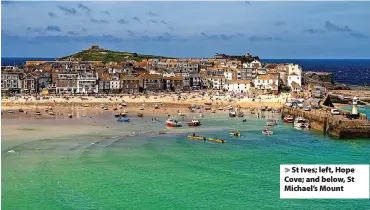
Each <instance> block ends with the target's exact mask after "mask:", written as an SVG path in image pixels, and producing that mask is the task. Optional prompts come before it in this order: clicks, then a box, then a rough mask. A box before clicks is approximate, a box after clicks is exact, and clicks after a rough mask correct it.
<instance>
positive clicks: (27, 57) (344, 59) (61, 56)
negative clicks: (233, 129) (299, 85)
mask: <svg viewBox="0 0 370 210" xmlns="http://www.w3.org/2000/svg"><path fill="white" fill-rule="evenodd" d="M256 56H258V55H256ZM61 57H63V56H61ZM61 57H42V56H34V57H29V56H23V57H22V56H19V57H13V56H9V57H8V56H2V57H1V58H46V59H57V58H61ZM163 57H166V56H163ZM175 58H192V59H202V58H213V57H200V58H197V57H175ZM260 60H370V58H261V57H260Z"/></svg>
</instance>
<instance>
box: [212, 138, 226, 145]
mask: <svg viewBox="0 0 370 210" xmlns="http://www.w3.org/2000/svg"><path fill="white" fill-rule="evenodd" d="M207 140H208V141H211V142H215V143H221V144H224V143H226V140H223V139H218V138H207Z"/></svg>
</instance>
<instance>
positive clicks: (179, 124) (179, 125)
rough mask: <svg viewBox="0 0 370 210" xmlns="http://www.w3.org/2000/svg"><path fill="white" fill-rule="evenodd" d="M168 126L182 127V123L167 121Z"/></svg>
mask: <svg viewBox="0 0 370 210" xmlns="http://www.w3.org/2000/svg"><path fill="white" fill-rule="evenodd" d="M166 125H167V127H182V124H181V122H178V121H177V120H175V119H173V118H171V119H168V120H166Z"/></svg>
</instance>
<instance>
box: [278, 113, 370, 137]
mask: <svg viewBox="0 0 370 210" xmlns="http://www.w3.org/2000/svg"><path fill="white" fill-rule="evenodd" d="M341 111H342V112H343V113H344V115H345V114H346V112H348V111H345V110H341ZM287 115H291V116H293V117H294V118H295V117H304V118H306V119H308V120H309V121H310V128H311V129H314V130H316V131H319V132H322V133H324V134H328V135H332V136H335V137H338V138H340V139H347V138H370V121H369V120H367V118H366V115H364V114H361V115H360V118H359V119H355V120H351V119H348V118H346V117H344V116H343V115H331V114H330V109H329V108H325V107H324V109H320V110H315V109H314V110H311V111H304V110H301V109H295V108H291V107H283V109H282V118H284V117H285V116H287Z"/></svg>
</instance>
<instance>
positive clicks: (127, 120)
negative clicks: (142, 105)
mask: <svg viewBox="0 0 370 210" xmlns="http://www.w3.org/2000/svg"><path fill="white" fill-rule="evenodd" d="M117 122H130V119H129V118H126V117H120V118H118V119H117Z"/></svg>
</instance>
